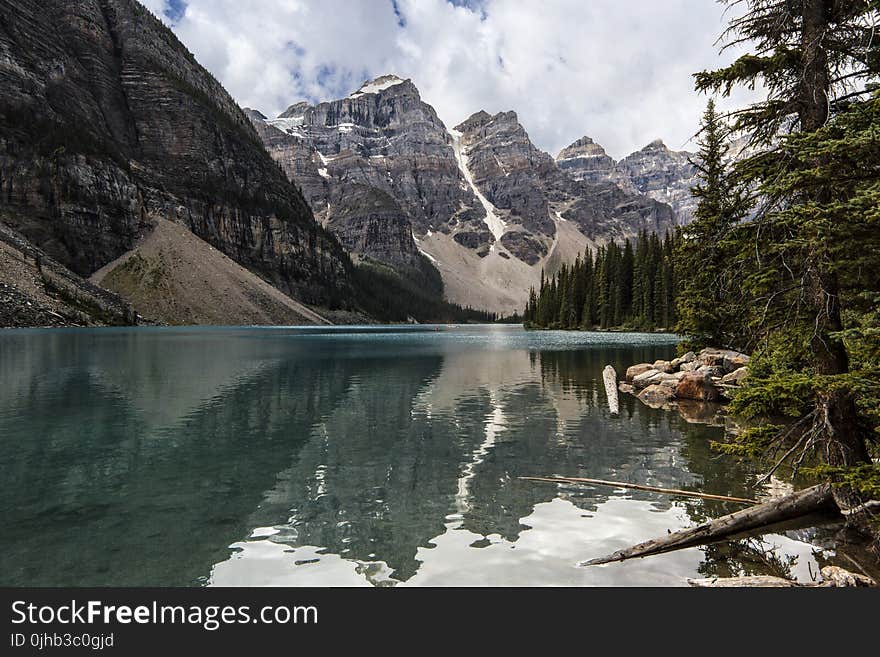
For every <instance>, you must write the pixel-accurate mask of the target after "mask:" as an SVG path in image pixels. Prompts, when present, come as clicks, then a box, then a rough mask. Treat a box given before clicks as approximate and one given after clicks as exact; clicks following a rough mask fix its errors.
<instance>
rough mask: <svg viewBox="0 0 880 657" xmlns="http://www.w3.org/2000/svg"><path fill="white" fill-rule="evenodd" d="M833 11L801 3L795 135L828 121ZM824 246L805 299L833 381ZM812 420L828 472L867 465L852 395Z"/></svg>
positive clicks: (825, 194) (839, 363)
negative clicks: (816, 421)
mask: <svg viewBox="0 0 880 657" xmlns="http://www.w3.org/2000/svg"><path fill="white" fill-rule="evenodd" d="M833 10H834V2H833V0H804V4H803V25H802V34H801V48H802V52H803V79H802V82H801V90H800V99H799V100H800V108H799V118H800V123H801V130H803V131H805V132H814V131H816V130H818V129H820V128H821V127H822V126H824V125H825V123H826V122H827V121H828V116H829V95H830V93H831V75H830V72H829V68H828V51H827V44H826V43H825V40H826V38H827V35H828V31H829V22H830V20H831V18H832V13H833ZM814 196H815V198H814V200H815V201H816V202H817V203H819V204H826V203H828V202H830V201H831V200H832V198H831V192H830V190H829V189H827V188H826V189H819V190H817V191H816V192H815V194H814ZM826 252H827V249H826V248H825V246H824V244H822V242H821V236H820V244H819V245H818V246H817V248H816V251H815V253H814V254H813V255H812V257H813V259H814V262H812V263H811V265H810V271H809V282H808V285H809V288H810V289H809V295H810V302H811V303H812V306H813V309H814V313H815V317H816V324H815V331H814V333H813V338H812V340H811V347H812V350H813V353H814V355H815V358H816V373H817V374H819V375H838V374H846V373H847V372H849V358H848V355H847V353H846V348H845V346H844V344H843V341H842V340H840V339H839V338H835V337H832V336H833V334H834V333H836V332H838V331H841V330H842V329H843V322H842V320H841V310H840V284H839V281H838V278H837V274H836V273H835V272H833V271H829V268H828V266H827V262H826ZM816 405H817V407H818V408H817V410H818V417H819V418H820V421H821V422H822V424H823V426H822V429H821V431H822V435H823V443H824V444H823V449H824V458H825V461H826V462H827V463H828V464H829V465H832V466H837V467H850V466H854V465H859V464H862V463H868V462H870V459H869V456H868V450H867V446H866V443H865V439H864V436H863V435H862V433H861V431H860V428H859V426H858V422H857V411H856V405H855V398H854V396H853V394H852V393H851V392H850V391H848V390H846V389H839V390H834V391H830V392H823V393H820V394H818V395H817V399H816ZM834 498H835V501H836V502H837V503H838V505H839V506H840V507H841V509H844V510H845V509H849V508H851V507H853V506H857V505H858V504H859V499H858V497H857V496H856V495H855V494H854V492H853V491H852V490H851V489H850V488H849V487H839V488H835V491H834Z"/></svg>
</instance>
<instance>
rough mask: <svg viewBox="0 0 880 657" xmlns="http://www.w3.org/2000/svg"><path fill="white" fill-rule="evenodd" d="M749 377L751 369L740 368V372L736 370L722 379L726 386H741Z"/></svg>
mask: <svg viewBox="0 0 880 657" xmlns="http://www.w3.org/2000/svg"><path fill="white" fill-rule="evenodd" d="M748 376H749V368H748V367H740V368H739V369H738V370H735V371H733V372H731V373H730V374H725V375H724V376H723V377H721V383H723V384H725V385H732V386H741V385H742V384H743V382H744V381H745V380H746V378H747V377H748Z"/></svg>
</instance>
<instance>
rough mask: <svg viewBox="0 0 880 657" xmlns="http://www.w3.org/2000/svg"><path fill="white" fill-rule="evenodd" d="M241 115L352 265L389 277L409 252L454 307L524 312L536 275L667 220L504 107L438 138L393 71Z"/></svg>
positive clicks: (441, 130) (429, 117)
mask: <svg viewBox="0 0 880 657" xmlns="http://www.w3.org/2000/svg"><path fill="white" fill-rule="evenodd" d="M247 114H248V116H249V117H250V119H251V120H252V121H253V123H254V125H255V127H256V129H257V131H258V133H259V134H260V136H261V138H262V139H263V142H264V143H265V145H266V148H267V149H268V150H269V152H270V153H271V154H272V156H273V157H274V158H275V160H276V161H277V162H278V163H279V164H280V165H281V167H282V168H283V169H284V171H285V172H286V173H287V175H288V177H289V178H290V179H291V180H292V181H293V182H294V183H296V184H297V185H298V186H299V187H300V189H301V190H302V193H303V196H304V197H305V198H306V200H307V201H308V202H309V204H310V205H311V207H312V210H313V212H314V213H315V216H316V217H318V219H319V220H320V221H321V223H322V224H323V225H324V226H325V227H327V228H328V229H330V230H331V231H332V232H333V233H334V234H336V235H337V236H338V237H339V239H340V240H341V241H342V242H343V244H345V245H346V246H347V247H348V248H350V249H351V250H352V251H353V253H354V254H355V255H356V256H357V257H364V258H368V259H371V260H375V261H379V262H382V263H385V264H387V265H389V266H392V267H395V268H398V269H400V268H401V267H407V266H412V254H413V253H414V251H413V249H415V250H416V251H418V252H420V253H421V254H422V255H423V256H425V257H426V258H427V259H428V260H429V261H430V263H431V264H432V265H433V266H434V267H436V268H437V270H439V272H440V274H441V275H442V280H443V286H444V291H445V295H446V297H447V298H448V299H449V300H450V301H452V302H455V303H458V304H460V305H466V306H471V307H476V308H483V309H486V310H490V311H494V312H499V313H503V314H511V313H513V312H522V309H523V308H524V305H525V301H526V299H527V295H528V290H529V288H530V287H531V286H534V285H537V283H538V281H539V280H540V275H541V271H542V269H549V270H551V271H555V270H556V269H557V268H558V267H559V266H560V265H561V264H562V263H563V262H567V261H571V260H573V259H574V258H575V257H576V256H577V255H578V254H579V253H582V252H583V250H584V249H585V248H588V247H589V246H591V245H596V244H599V243H602V242H604V241H607V240H609V239H612V238H623V237H629V236H634V235H636V234H637V233H638V232H639V231H640V230H642V229H648V230H652V231H657V232H664V231H665V230H667V229H668V228H669V227H671V226H672V225H673V224H674V216H673V213H672V211H671V210H670V208H669V207H668V206H667V205H665V204H664V203H661V202H658V201H656V200H654V199H652V198H649V197H648V196H645V195H644V194H641V193H639V192H637V191H632V190H626V189H621V188H620V187H619V186H618V185H616V184H615V183H613V182H610V181H609V180H607V179H602V180H596V181H592V180H583V179H577V178H576V177H575V176H572V175H570V172H569V171H568V170H566V169H565V168H563V167H561V166H560V165H559V164H558V163H557V162H556V161H555V160H554V158H553V157H552V156H550V155H549V154H547V153H545V152H543V151H541V150H540V149H538V148H536V147H535V145H534V144H533V143H532V141H531V139H530V138H529V136H528V133H527V132H526V130H525V129H524V128H523V126H522V125H521V124H520V123H519V120H518V117H517V115H516V113H514V112H502V113H499V114H496V115H490V114H488V113H487V112H485V111H480V112H477V113H475V114H473V115H472V116H471V117H469V118H468V119H467V120H466V121H464V122H462V123H461V124H459V125H458V126H456V127H455V128H454V129H452V130H449V129H447V127H446V126H445V125H444V124H443V122H442V121H441V120H440V119H439V118H438V116H437V113H436V111H435V110H434V109H433V108H432V107H431V106H430V105H429V104H427V103H425V102H424V101H423V100H422V98H421V96H420V93H419V90H418V88H417V87H416V86H415V85H414V84H413V82H412V81H411V80H405V79H402V78H400V77H397V76H394V75H385V76H382V77H379V78H376V79H374V80H369V81H367V82H365V83H364V84H363V85H362V86H361V87H360V88H359V89H358V90H357V91H355V92H353V93H352V94H351V95H349V96H348V97H346V98H343V99H339V100H334V101H328V102H322V103H318V104H317V105H310V104H308V103H304V102H298V103H296V104H294V105H291V106H290V107H289V108H288V109H287V110H286V111H285V112H283V113H282V114H280V115H279V116H278V117H277V118H274V119H270V118H267V117H266V116H265V115H264V114H262V113H260V112H259V111H257V110H247ZM367 189H372V190H375V191H374V192H373V193H368V192H367V191H366V190H367ZM365 195H367V196H369V197H370V198H371V200H370V201H369V202H368V203H363V202H362V199H363V197H364V196H365ZM373 210H380V211H379V212H376V211H373ZM380 225H381V226H385V230H380V229H379V226H380ZM404 233H408V234H409V235H410V236H411V240H409V239H406V236H405V235H404Z"/></svg>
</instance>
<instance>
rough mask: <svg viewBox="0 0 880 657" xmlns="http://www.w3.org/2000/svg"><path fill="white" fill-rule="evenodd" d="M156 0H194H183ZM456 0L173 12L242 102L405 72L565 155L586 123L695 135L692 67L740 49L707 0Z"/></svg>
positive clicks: (322, 2)
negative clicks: (515, 119)
mask: <svg viewBox="0 0 880 657" xmlns="http://www.w3.org/2000/svg"><path fill="white" fill-rule="evenodd" d="M144 4H146V5H147V6H149V7H150V8H151V9H153V11H154V12H156V13H157V14H158V13H162V12H163V11H172V10H173V9H174V7H175V6H176V8H177V11H178V12H179V10H180V0H147V1H145V3H144ZM454 4H455V5H470V8H469V7H468V6H454ZM454 4H453V3H451V2H448V1H447V0H396V1H392V0H358V1H353V0H188V2H186V11H185V13H184V14H183V15H182V16H179V17H177V18H176V20H175V21H173V22H174V29H175V31H176V32H177V34H178V36H179V37H180V38H181V39H182V40H183V42H184V43H185V44H186V45H187V46H188V47H189V49H190V50H192V51H193V53H194V54H195V55H196V57H197V58H198V59H199V61H200V62H201V63H202V64H203V65H204V66H205V67H206V68H208V69H209V70H210V71H211V72H212V73H214V74H215V75H216V76H217V78H218V79H219V80H220V81H221V82H223V84H224V85H225V86H226V88H227V89H228V90H229V91H230V93H232V95H233V96H234V97H235V98H236V99H237V100H238V101H239V102H240V103H241V104H242V105H245V106H250V107H254V108H257V109H260V110H261V111H263V112H264V113H266V114H269V115H275V114H277V113H279V112H281V111H282V110H283V109H284V108H286V107H287V106H288V105H290V104H292V103H294V102H296V101H299V100H303V99H308V100H311V101H315V100H329V99H333V98H339V97H342V96H345V95H347V94H348V93H350V92H351V91H353V90H354V89H356V88H357V87H358V86H360V84H361V82H363V81H364V80H365V79H367V78H371V77H375V76H378V75H381V74H383V73H397V74H398V75H401V76H403V77H409V78H412V79H413V81H414V82H415V84H416V86H417V87H419V89H420V91H421V92H422V97H423V98H424V99H425V100H426V101H427V102H429V103H431V104H432V105H433V106H434V107H435V108H436V109H437V111H438V113H439V114H440V117H441V118H442V119H443V120H444V122H446V124H447V126H448V127H452V126H454V125H456V124H457V123H459V122H460V121H462V120H464V119H465V118H467V117H468V116H469V115H470V114H471V113H473V112H475V111H477V110H480V109H485V110H486V111H488V112H491V113H494V112H498V111H504V110H510V109H513V110H516V111H517V113H518V114H519V117H520V121H521V122H522V124H523V125H524V126H525V128H526V129H527V130H528V131H529V134H530V135H531V137H532V139H533V141H534V142H535V143H536V144H537V145H538V146H539V147H541V148H543V149H545V150H547V151H549V152H551V153H553V154H555V153H556V152H557V151H558V150H559V149H561V148H562V147H564V146H566V145H567V144H569V143H571V142H572V141H574V140H575V139H577V138H579V137H581V136H582V135H585V134H586V135H590V136H591V137H593V138H594V139H596V140H597V141H598V142H599V143H601V144H603V145H604V146H605V147H606V148H607V149H608V151H609V153H610V154H611V155H613V156H614V157H618V158H619V157H622V156H623V155H626V154H627V153H629V152H632V151H633V150H636V149H637V148H641V147H642V146H644V145H645V144H647V143H649V142H650V141H652V140H653V139H655V138H658V137H660V138H663V139H664V140H665V141H666V143H667V144H668V145H669V146H670V147H671V148H684V147H691V146H692V144H688V143H687V142H688V139H689V138H690V136H691V135H692V134H693V133H694V132H695V131H696V128H697V123H698V120H699V117H700V114H701V113H702V110H703V107H704V106H705V102H706V98H705V97H704V96H701V95H699V94H697V93H696V92H694V91H693V80H692V77H691V75H692V73H694V72H695V71H698V70H701V69H703V68H711V67H715V66H718V65H721V64H723V63H726V62H727V61H729V60H730V59H731V57H732V55H730V54H727V55H725V56H724V57H723V58H720V57H719V56H718V46H717V45H715V40H716V39H717V37H718V35H719V34H720V32H721V31H722V29H723V27H724V17H723V16H722V11H723V9H722V7H721V6H720V5H719V4H717V3H714V2H709V1H707V0H663V1H662V2H657V1H656V0H629V1H628V2H621V1H620V0H590V1H589V2H584V1H583V0H544V1H542V2H522V1H519V0H483V1H482V2H475V1H473V0H472V1H471V2H469V3H465V2H461V1H458V2H456V3H454ZM166 20H167V18H166ZM745 97H746V96H745V95H741V96H740V97H739V98H737V99H736V101H737V102H739V103H741V102H742V101H743V99H744V98H745Z"/></svg>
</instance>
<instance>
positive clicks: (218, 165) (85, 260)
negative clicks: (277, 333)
mask: <svg viewBox="0 0 880 657" xmlns="http://www.w3.org/2000/svg"><path fill="white" fill-rule="evenodd" d="M0 190H2V194H0V220H2V221H4V222H6V223H7V224H10V225H12V226H13V227H15V228H16V229H17V230H18V231H19V232H20V233H21V234H23V235H24V236H25V237H26V238H27V239H28V240H30V241H31V242H32V243H34V244H36V245H37V246H39V247H40V248H42V249H43V250H44V251H45V252H46V253H47V254H49V255H50V256H52V257H54V258H55V259H57V260H58V261H59V262H61V263H63V264H64V265H66V266H68V267H70V268H71V269H72V270H73V271H75V272H76V273H78V274H80V275H88V274H90V273H92V272H93V271H95V270H97V269H99V268H100V267H102V266H103V265H105V264H107V263H108V262H110V261H112V260H113V259H115V258H116V257H118V256H120V255H122V254H123V253H124V252H126V251H127V250H129V249H131V247H132V246H133V244H134V241H135V239H136V238H137V237H138V235H139V234H140V233H141V232H143V231H144V230H145V229H146V227H147V226H148V221H147V218H148V217H149V216H150V215H157V216H161V217H164V218H168V219H171V220H174V221H176V222H178V223H181V224H183V225H185V226H186V227H187V228H189V229H190V230H191V231H192V232H193V233H195V234H196V235H198V236H199V237H201V238H202V239H204V240H205V241H207V242H208V243H210V244H211V245H213V246H214V247H216V248H217V249H219V250H221V251H222V252H224V253H226V254H227V255H229V256H230V257H232V258H233V259H234V260H236V261H238V262H239V263H241V264H242V265H244V266H245V267H247V268H249V269H251V270H253V271H255V272H257V273H259V274H260V275H261V276H262V277H264V278H266V279H267V280H269V281H271V282H273V283H274V284H275V285H277V286H278V287H280V288H281V289H283V290H284V291H286V292H288V293H290V294H292V295H295V296H297V297H298V298H301V299H303V300H306V301H308V302H312V303H323V304H335V303H338V302H339V301H340V300H341V299H344V298H346V297H347V296H348V295H349V294H350V291H349V289H348V283H347V278H346V277H347V269H348V267H350V265H349V264H348V258H347V256H346V254H345V253H344V251H343V249H342V248H341V246H340V245H339V243H338V242H337V241H336V240H335V239H334V238H332V237H331V236H330V235H328V234H327V233H325V231H324V230H323V229H322V228H321V227H320V226H319V225H318V224H316V223H315V222H314V220H313V216H312V213H311V210H310V208H309V206H308V204H307V203H306V201H305V199H304V198H303V197H302V195H301V194H299V193H298V192H297V190H296V189H295V188H294V187H293V186H291V185H290V184H289V182H288V181H287V179H286V177H285V176H284V174H283V173H282V172H281V171H280V170H279V168H278V167H277V166H276V165H275V163H274V162H273V161H272V159H271V158H270V157H269V156H268V155H267V153H266V152H265V150H264V149H263V147H262V143H261V141H260V139H259V137H258V136H257V134H256V132H255V131H254V129H253V127H252V125H251V122H250V121H249V120H248V117H247V116H246V115H245V114H244V112H243V111H242V110H241V109H240V108H239V107H238V106H237V105H236V103H235V102H234V101H233V99H232V98H231V97H230V96H229V95H228V94H227V93H226V91H224V90H223V88H222V87H221V86H220V84H219V83H218V82H217V81H216V80H215V79H214V78H213V77H212V76H211V75H210V74H209V73H208V72H207V71H205V70H204V69H203V68H202V67H201V66H199V65H198V63H197V62H196V61H195V59H194V58H193V56H192V55H191V54H190V53H189V52H188V51H187V50H186V48H185V47H184V46H183V45H182V44H181V43H180V42H179V41H178V40H177V39H176V37H175V36H174V35H173V34H172V32H171V31H170V30H168V29H167V28H166V27H165V26H164V25H162V24H161V23H160V22H159V21H158V20H157V19H156V18H155V17H153V16H152V15H151V14H150V13H149V12H148V11H146V10H145V9H144V8H143V7H142V6H141V5H140V4H138V3H137V2H135V1H134V0H76V1H65V0H50V1H45V2H36V1H35V0H4V2H3V16H2V21H0Z"/></svg>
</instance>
